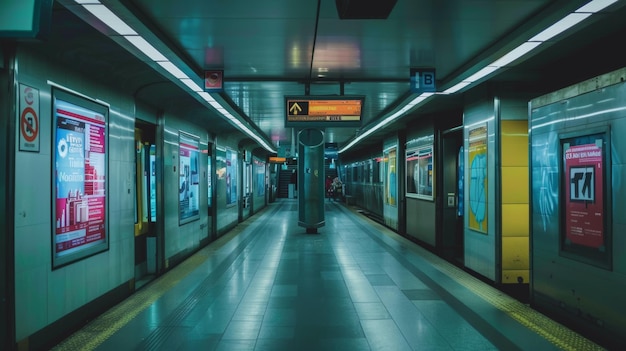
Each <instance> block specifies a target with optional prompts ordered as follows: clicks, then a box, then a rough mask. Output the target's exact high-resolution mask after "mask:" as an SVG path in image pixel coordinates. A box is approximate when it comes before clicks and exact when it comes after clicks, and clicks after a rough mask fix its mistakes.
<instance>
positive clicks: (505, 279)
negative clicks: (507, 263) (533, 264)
mask: <svg viewBox="0 0 626 351" xmlns="http://www.w3.org/2000/svg"><path fill="white" fill-rule="evenodd" d="M518 277H521V278H522V283H526V284H528V283H529V282H530V274H529V272H528V270H513V269H510V270H503V271H502V284H517V283H518V280H517V278H518Z"/></svg>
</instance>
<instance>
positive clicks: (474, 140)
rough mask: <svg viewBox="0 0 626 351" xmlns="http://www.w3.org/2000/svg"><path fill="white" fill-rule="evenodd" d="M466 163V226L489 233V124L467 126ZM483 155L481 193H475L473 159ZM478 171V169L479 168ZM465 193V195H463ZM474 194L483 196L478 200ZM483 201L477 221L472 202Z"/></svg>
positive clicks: (475, 230)
mask: <svg viewBox="0 0 626 351" xmlns="http://www.w3.org/2000/svg"><path fill="white" fill-rule="evenodd" d="M466 139H467V144H468V147H467V151H466V154H467V164H465V165H464V166H465V168H466V169H465V172H466V173H467V174H468V177H467V179H465V185H466V190H467V193H466V194H464V197H467V199H465V201H467V207H466V209H467V214H468V215H467V220H466V221H467V222H466V223H467V228H468V229H470V230H472V231H474V232H477V233H481V234H485V235H488V234H489V124H488V123H487V122H483V123H479V124H476V125H473V126H472V127H471V128H467V136H466ZM478 156H484V171H483V173H484V174H483V180H482V181H483V183H484V184H483V189H482V190H483V194H480V193H476V189H474V186H473V181H472V179H473V178H474V175H473V173H472V172H473V171H474V169H473V167H472V166H473V161H474V158H475V157H478ZM479 171H480V170H479ZM465 195H467V196H465ZM476 195H478V196H481V195H482V197H483V200H482V201H480V200H479V199H476V198H475V197H476ZM475 201H476V202H478V203H483V205H484V206H483V209H482V210H483V211H484V213H483V214H482V215H483V218H482V220H481V221H480V222H479V221H478V218H477V215H476V213H475V212H474V209H473V202H475ZM481 223H483V224H481Z"/></svg>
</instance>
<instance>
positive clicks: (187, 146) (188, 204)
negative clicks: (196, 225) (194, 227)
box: [178, 132, 200, 225]
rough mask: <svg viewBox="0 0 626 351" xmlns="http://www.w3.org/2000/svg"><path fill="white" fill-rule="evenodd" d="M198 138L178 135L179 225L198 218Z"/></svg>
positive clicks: (181, 133) (182, 133) (184, 134)
mask: <svg viewBox="0 0 626 351" xmlns="http://www.w3.org/2000/svg"><path fill="white" fill-rule="evenodd" d="M199 146H200V138H198V137H197V136H193V135H191V134H187V133H184V132H179V133H178V163H179V165H178V179H179V181H178V221H179V225H182V224H185V223H189V222H191V221H195V220H197V219H199V218H200V209H199V208H200V197H199V195H200V194H199V190H200V173H199V170H200V168H199V160H200V150H199Z"/></svg>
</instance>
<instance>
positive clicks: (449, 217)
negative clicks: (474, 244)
mask: <svg viewBox="0 0 626 351" xmlns="http://www.w3.org/2000/svg"><path fill="white" fill-rule="evenodd" d="M441 135H442V136H441V155H442V162H441V166H442V169H441V174H442V179H441V181H442V196H443V201H441V202H440V204H441V207H442V208H441V209H440V213H441V218H440V220H441V222H440V225H441V253H442V255H443V257H444V258H445V259H447V260H448V261H451V262H453V263H456V264H460V265H462V264H463V259H464V257H463V256H464V255H463V252H464V251H463V247H464V245H463V128H462V127H457V128H453V129H449V130H446V131H443V132H442V134H441Z"/></svg>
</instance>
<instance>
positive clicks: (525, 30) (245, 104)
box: [52, 0, 624, 147]
mask: <svg viewBox="0 0 626 351" xmlns="http://www.w3.org/2000/svg"><path fill="white" fill-rule="evenodd" d="M58 1H60V2H62V3H63V4H64V5H66V6H67V7H69V8H71V7H72V6H74V7H76V6H77V5H76V3H75V2H73V1H70V0H58ZM101 2H102V3H103V4H105V5H107V6H109V8H111V9H112V10H113V11H114V12H116V13H119V14H120V16H122V17H123V18H125V19H128V20H129V23H131V24H136V23H141V24H142V26H145V28H148V29H149V30H150V32H151V33H150V35H151V36H152V37H154V38H157V39H158V40H159V45H157V46H158V47H161V45H166V47H168V49H171V52H173V53H177V54H178V55H179V56H180V58H181V59H182V62H185V63H186V64H187V65H188V66H189V68H190V69H191V71H192V72H195V74H197V76H198V77H197V78H198V79H201V76H202V73H203V71H204V70H206V69H223V70H224V92H223V93H221V96H220V101H226V102H229V103H230V104H232V110H235V111H239V112H241V113H242V114H243V115H244V116H245V117H244V118H246V119H248V120H249V121H251V122H252V123H254V124H255V125H256V126H257V127H258V129H259V130H261V131H262V132H263V133H264V134H265V137H266V138H267V139H268V140H271V141H272V142H273V143H274V144H275V145H280V146H282V145H290V144H291V143H292V140H291V138H292V135H293V134H294V133H293V131H292V130H291V129H290V128H285V127H284V120H285V110H286V107H285V101H284V97H285V96H286V95H304V94H305V93H307V91H308V92H309V93H310V94H311V95H339V94H341V93H343V94H345V95H363V96H365V105H364V107H363V121H364V126H363V127H361V128H346V129H341V128H335V129H328V130H327V131H326V132H327V139H328V141H329V142H334V143H337V144H338V145H339V147H341V146H342V145H345V144H346V143H347V142H349V141H350V140H351V139H352V138H353V137H354V136H355V135H356V134H357V133H359V131H362V130H363V129H365V128H366V127H367V126H368V125H371V124H372V123H374V122H375V121H377V120H379V119H381V118H382V117H384V115H385V114H387V113H389V112H392V111H393V110H394V109H395V108H397V106H398V105H400V104H402V103H405V102H407V101H408V99H412V98H413V97H414V96H413V95H411V94H410V92H409V73H410V69H411V68H415V67H432V68H434V69H435V70H436V74H437V84H438V86H440V87H441V86H442V85H445V84H448V85H449V84H451V82H453V81H454V80H455V79H460V78H463V77H466V76H467V75H469V74H470V73H471V72H472V70H475V69H476V68H475V67H477V65H479V64H481V63H482V64H484V63H485V61H486V60H493V59H494V57H495V58H497V56H494V55H501V54H502V53H503V52H504V51H503V50H505V49H511V48H512V47H514V46H515V45H517V44H519V43H520V42H521V41H522V40H526V39H528V38H529V33H532V32H533V31H535V33H536V31H537V30H538V29H537V28H538V26H539V25H545V24H546V23H551V22H553V21H554V20H555V19H558V18H561V17H562V16H563V15H564V14H566V13H568V12H569V11H572V10H573V9H576V8H578V7H580V6H581V5H582V4H584V3H586V1H585V0H569V1H568V0H556V1H550V0H398V1H397V3H396V6H395V8H394V9H393V10H392V11H391V13H390V15H389V17H388V19H385V20H340V19H339V17H338V15H337V11H336V8H335V0H320V1H315V0H307V1H294V0H268V1H251V0H230V1H220V0H188V1H184V2H181V1H179V0H121V1H115V0H101ZM318 5H319V6H320V7H319V19H318V18H317V14H318ZM619 7H622V5H619ZM57 10H59V9H58V6H57ZM59 12H62V11H59ZM75 12H76V11H75ZM67 13H68V12H67V11H65V14H63V15H61V16H60V17H62V19H61V20H55V22H54V25H55V26H56V27H60V29H56V30H57V31H58V35H57V38H56V39H55V40H56V42H54V43H53V44H52V45H58V46H60V47H61V49H60V50H59V53H58V54H57V55H58V56H59V57H61V58H62V59H67V58H71V59H74V60H77V61H78V62H80V63H79V66H84V69H85V70H90V69H91V70H93V69H108V70H111V69H113V70H115V71H116V73H114V74H112V75H110V78H108V76H107V74H102V79H104V80H107V79H110V80H111V81H112V82H111V83H112V84H116V81H126V82H129V84H125V87H128V88H129V89H132V90H137V89H138V91H140V94H139V95H138V96H139V97H142V96H143V95H142V94H145V97H146V100H149V99H150V96H160V97H161V96H162V97H163V100H157V101H153V103H154V104H156V105H160V106H159V107H160V108H170V107H171V106H174V105H179V104H180V101H182V100H181V97H176V96H179V95H180V94H183V93H184V92H183V91H182V89H180V88H179V87H177V86H174V84H169V85H168V84H167V78H166V77H164V76H162V75H158V74H157V75H155V74H154V71H153V70H152V69H151V68H150V67H149V65H146V64H145V63H143V62H141V57H140V56H137V57H139V58H140V60H137V59H136V58H135V59H134V60H133V55H130V54H128V53H127V52H126V53H124V48H122V47H120V46H119V45H117V46H116V40H118V39H119V38H118V39H116V38H115V36H114V35H111V33H110V30H106V29H102V27H103V26H102V24H101V23H100V24H98V23H97V22H95V21H93V18H90V17H89V16H85V15H80V12H77V13H79V16H80V18H81V19H82V20H84V21H86V22H89V23H90V24H91V25H92V26H93V27H94V28H96V29H98V30H93V29H92V30H90V31H83V29H82V27H85V23H82V24H76V23H74V22H76V20H71V19H70V18H69V17H68V15H67ZM607 18H609V17H607ZM610 18H612V20H611V21H612V22H619V23H618V24H615V25H614V26H618V27H620V28H621V27H623V26H624V24H623V21H618V20H617V19H616V17H615V16H614V17H610ZM98 31H99V32H98ZM102 33H104V34H105V35H103V34H102ZM106 35H109V36H110V38H112V39H113V40H111V39H110V38H107V37H106ZM68 37H69V39H68ZM118 44H119V43H118ZM575 45H576V44H575V41H574V42H572V43H569V44H568V45H567V47H570V48H571V47H574V46H575ZM546 46H548V45H546ZM555 47H556V46H555ZM560 50H561V51H564V50H563V48H561V49H560ZM546 53H547V54H542V55H537V57H540V56H541V57H547V56H549V55H555V54H554V53H553V52H551V51H549V50H546ZM557 55H558V53H557ZM543 60H546V59H543ZM130 61H132V62H130ZM127 62H128V63H127ZM529 62H533V61H529ZM534 62H538V61H534ZM141 65H144V66H143V69H142V68H141V67H142V66H141ZM542 65H543V63H541V62H539V63H535V66H536V67H534V68H533V69H532V72H528V74H525V73H527V72H525V71H524V70H523V68H519V69H515V68H512V69H510V70H508V72H506V71H505V72H504V73H503V74H502V75H501V76H500V78H496V77H494V78H492V79H494V80H498V79H499V80H500V81H506V80H507V79H512V80H514V81H516V82H520V81H522V80H525V79H530V78H531V77H535V78H536V77H537V76H540V75H541V74H542V73H541V70H542V68H541V67H542ZM151 75H152V76H151ZM507 77H508V78H507ZM113 78H115V79H113ZM122 85H124V84H122ZM172 89H174V90H172ZM171 91H174V92H175V93H172V92H171ZM168 96H169V98H168ZM433 100H434V101H436V102H429V103H428V106H430V107H428V106H425V107H423V108H420V111H422V110H423V111H430V112H432V111H436V110H437V109H453V108H455V106H459V105H460V104H462V101H463V99H462V98H459V97H455V98H448V97H443V96H442V97H437V98H436V99H433ZM194 106H195V107H193V108H194V109H195V108H198V109H199V110H198V111H200V110H201V109H202V106H201V105H199V104H198V105H194ZM416 113H420V112H416ZM205 114H206V116H207V117H205V119H208V118H209V116H214V115H215V112H214V111H211V110H209V109H207V111H206V112H205ZM401 125H402V124H401V123H399V124H398V125H397V126H396V127H393V126H390V127H388V128H387V129H386V130H384V131H383V132H381V133H382V134H384V133H385V132H388V131H390V130H392V129H393V128H400V127H401ZM217 127H218V125H217V124H214V123H212V124H211V125H209V126H208V127H207V128H209V131H210V132H217ZM228 128H231V129H232V126H230V125H229V123H226V122H224V123H223V124H222V125H220V126H219V130H220V131H223V130H225V129H228ZM213 129H216V130H213ZM381 133H376V137H378V135H380V134H381Z"/></svg>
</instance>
